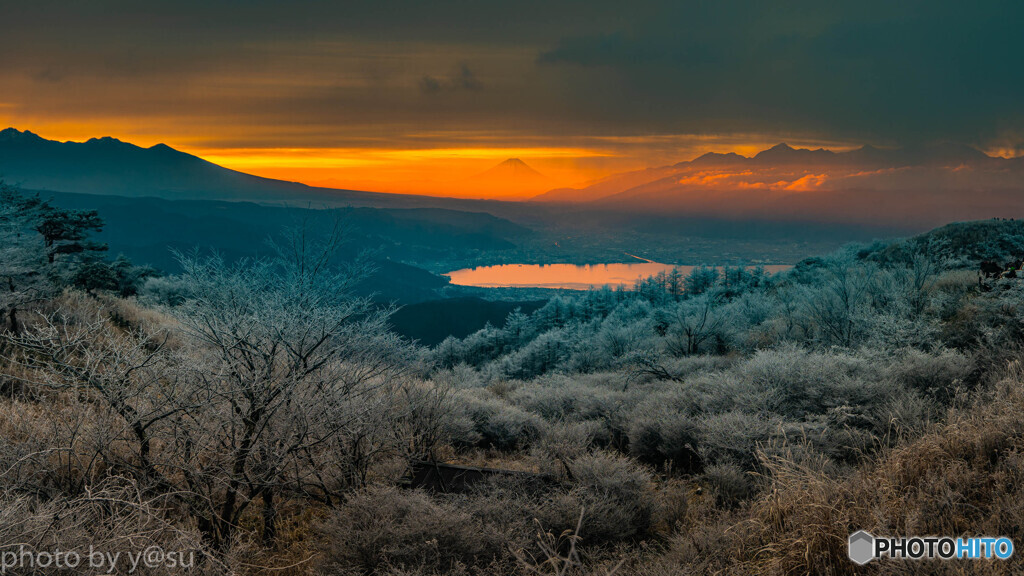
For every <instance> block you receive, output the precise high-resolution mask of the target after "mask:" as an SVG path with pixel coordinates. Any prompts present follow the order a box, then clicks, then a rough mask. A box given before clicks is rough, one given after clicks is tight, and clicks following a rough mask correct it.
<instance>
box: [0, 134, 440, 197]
mask: <svg viewBox="0 0 1024 576" xmlns="http://www.w3.org/2000/svg"><path fill="white" fill-rule="evenodd" d="M0 178H3V179H4V180H5V181H6V182H8V183H11V184H16V185H19V186H21V187H22V188H25V189H30V190H50V191H59V192H75V193H83V194H112V195H116V196H129V197H136V198H140V197H153V198H164V199H170V200H184V199H187V200H233V201H237V200H248V201H256V202H287V203H303V204H304V203H307V202H311V203H313V204H314V205H320V204H327V205H351V206H376V207H401V208H415V207H425V206H441V205H442V204H443V203H442V202H438V201H436V200H431V199H429V198H426V197H422V196H410V195H402V194H380V193H376V192H363V191H357V190H341V189H333V188H318V187H313V186H307V185H305V184H300V183H298V182H287V181H283V180H274V179H271V178H262V177H259V176H253V175H251V174H245V173H243V172H237V171H235V170H230V169H228V168H224V167H223V166H218V165H216V164H214V163H212V162H208V161H206V160H203V159H202V158H199V157H197V156H193V155H191V154H186V153H184V152H180V151H178V150H175V149H174V148H171V147H170V146H167V145H166V144H157V145H155V146H151V147H149V148H142V147H140V146H136V145H134V144H130V143H128V142H122V141H121V140H118V139H116V138H110V137H105V138H93V139H91V140H88V141H86V142H58V141H54V140H47V139H45V138H42V137H40V136H38V135H36V134H34V133H32V132H30V131H28V130H25V131H20V130H16V129H14V128H7V129H5V130H2V131H0Z"/></svg>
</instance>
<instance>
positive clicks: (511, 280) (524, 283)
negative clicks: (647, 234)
mask: <svg viewBox="0 0 1024 576" xmlns="http://www.w3.org/2000/svg"><path fill="white" fill-rule="evenodd" d="M673 268H679V271H680V272H681V273H682V274H683V276H686V275H687V274H689V273H690V272H691V271H692V270H693V269H694V268H696V266H673V265H671V264H660V263H658V262H637V263H635V264H632V263H631V264H585V265H577V264H500V265H498V266H479V267H477V268H463V269H462V270H455V271H453V272H449V273H447V274H446V276H448V277H450V278H451V279H452V284H456V285H459V286H477V287H480V288H565V289H570V290H589V289H591V288H600V287H601V286H606V285H607V286H613V287H614V286H618V285H620V284H625V285H626V286H627V287H632V285H633V283H634V282H636V281H637V280H639V279H641V278H647V277H648V276H654V275H655V274H658V273H659V272H663V271H664V272H666V273H667V272H669V271H670V270H672V269H673ZM790 268H792V266H790V265H788V264H771V265H766V266H764V269H765V271H767V272H769V273H772V274H774V273H776V272H780V271H783V270H788V269H790Z"/></svg>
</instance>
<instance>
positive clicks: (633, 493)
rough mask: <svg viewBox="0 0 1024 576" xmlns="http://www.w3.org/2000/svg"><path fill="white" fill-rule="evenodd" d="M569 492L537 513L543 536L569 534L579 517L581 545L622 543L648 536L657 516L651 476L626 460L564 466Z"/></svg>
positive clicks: (607, 457) (587, 459)
mask: <svg viewBox="0 0 1024 576" xmlns="http://www.w3.org/2000/svg"><path fill="white" fill-rule="evenodd" d="M569 469H570V472H571V474H572V487H571V488H570V490H569V491H568V492H566V493H562V494H557V495H555V496H554V497H553V498H552V499H551V500H550V502H548V503H546V504H545V505H543V506H542V507H541V509H540V510H539V511H538V514H539V517H538V519H539V520H540V522H541V525H543V526H544V527H545V528H546V529H547V530H549V531H551V532H553V533H554V534H559V533H560V532H562V531H563V530H569V529H573V528H575V526H576V522H577V521H578V520H579V516H580V511H581V510H583V511H584V517H583V530H582V533H581V536H582V537H583V543H584V544H586V545H595V544H605V543H616V542H623V541H627V540H631V539H635V538H640V537H643V536H645V535H647V534H648V532H649V531H650V530H651V528H652V522H653V518H654V515H655V512H656V510H657V504H656V502H655V493H654V487H653V483H652V481H651V476H650V474H649V473H647V472H646V471H645V470H644V469H643V468H642V467H640V466H637V465H636V464H635V463H634V462H631V461H630V460H629V459H628V458H624V457H622V456H615V455H612V454H605V453H598V454H593V455H588V456H583V457H581V458H578V459H576V460H575V461H573V462H572V463H571V464H570V465H569Z"/></svg>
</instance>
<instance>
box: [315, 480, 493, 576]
mask: <svg viewBox="0 0 1024 576" xmlns="http://www.w3.org/2000/svg"><path fill="white" fill-rule="evenodd" d="M321 530H322V533H323V540H324V546H323V560H322V565H321V569H322V570H323V573H325V574H330V575H338V576H342V575H358V574H371V573H375V571H376V570H378V569H383V568H413V567H424V568H429V569H432V570H440V571H444V572H446V573H447V571H448V570H452V569H455V568H457V567H459V566H460V565H487V564H490V563H491V562H493V561H494V560H495V559H496V558H500V557H501V556H503V555H504V554H505V551H504V549H503V548H504V542H503V541H502V539H501V537H500V535H498V534H495V533H493V532H492V531H489V530H486V529H485V528H484V526H483V525H482V523H481V522H480V521H478V520H477V519H475V518H473V517H472V516H471V515H470V514H469V513H467V512H464V511H461V510H459V509H458V507H456V506H453V505H452V504H448V503H444V502H439V501H435V500H433V499H431V498H430V497H429V496H427V495H426V494H425V493H423V492H419V491H407V490H399V489H396V488H387V487H370V488H368V489H366V490H363V491H360V492H356V493H355V494H353V495H352V496H351V497H349V499H348V500H347V501H346V502H345V504H344V505H343V506H342V507H341V508H340V509H339V510H338V511H337V513H336V514H335V515H333V516H332V517H331V518H329V519H328V520H327V521H326V522H325V523H324V524H323V526H322V528H321Z"/></svg>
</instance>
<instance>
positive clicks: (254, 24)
mask: <svg viewBox="0 0 1024 576" xmlns="http://www.w3.org/2000/svg"><path fill="white" fill-rule="evenodd" d="M5 4H8V5H6V6H3V7H0V19H3V21H4V22H6V23H8V26H7V31H6V32H5V36H6V38H5V42H3V43H2V44H0V65H2V70H3V71H0V75H2V76H3V78H4V81H5V84H8V85H9V86H13V88H11V89H10V90H8V91H7V94H5V95H4V96H2V97H0V100H4V101H7V102H8V104H13V105H14V106H15V108H16V109H17V110H23V111H31V112H33V113H35V114H36V115H40V114H47V113H57V112H58V111H61V110H64V111H71V112H74V113H77V114H81V115H88V114H90V113H93V114H101V113H102V114H112V113H114V112H113V110H117V111H119V112H118V113H119V114H122V115H129V116H130V115H132V114H138V115H139V116H140V119H142V118H143V117H145V116H146V115H152V114H155V113H158V112H159V113H161V114H162V115H165V116H180V117H185V118H186V119H187V118H188V117H190V116H191V117H193V121H195V122H200V121H202V120H203V119H209V118H232V117H237V118H239V119H247V120H249V121H252V122H266V123H268V124H271V125H279V126H285V125H292V126H295V125H299V126H301V125H313V124H317V125H327V126H328V127H329V129H330V130H332V131H333V132H334V133H339V132H344V131H345V129H346V127H347V126H350V125H351V123H353V122H357V121H365V122H374V123H385V124H388V125H393V126H395V130H401V129H402V128H401V127H402V126H412V127H413V128H414V129H415V130H414V131H418V132H422V131H424V130H427V129H431V128H436V127H439V126H446V127H455V128H459V129H466V130H470V129H481V130H483V129H487V128H489V127H498V128H500V127H502V126H505V125H507V126H515V127H517V128H520V129H524V130H532V131H536V132H544V133H548V134H551V135H558V134H564V135H569V136H571V135H578V134H601V135H630V134H658V133H662V134H670V133H716V134H723V133H733V132H744V133H752V132H759V133H769V134H786V133H798V134H805V135H816V136H820V137H827V138H832V139H846V140H850V141H872V142H878V143H887V142H889V143H900V142H908V141H913V140H922V139H923V140H934V139H950V140H959V141H964V142H969V143H974V144H981V145H984V144H986V143H989V142H992V141H996V140H999V139H1004V140H1008V141H1014V140H1017V144H1019V141H1021V140H1024V114H1022V112H1021V111H1020V103H1019V102H1020V101H1019V96H1020V94H1021V93H1022V92H1024V66H1022V65H1021V59H1022V58H1024V33H1021V28H1022V24H1024V4H1022V3H1019V2H976V3H965V2H952V1H949V0H937V1H929V2H898V3H894V2H847V3H845V5H841V6H840V5H836V4H835V3H822V2H809V1H803V2H775V3H768V2H730V1H718V2H678V1H668V0H666V1H664V2H643V1H640V2H631V3H628V4H625V3H622V2H619V1H614V2H612V1H607V0H603V1H602V0H598V1H593V2H551V1H548V2H532V1H527V2H518V3H508V2H480V1H469V0H465V1H447V2H421V1H411V0H410V1H405V2H362V1H357V2H344V3H342V2H320V1H318V2H313V1H299V2H290V3H287V4H285V3H280V2H271V1H269V0H251V1H248V2H244V3H240V2H212V3H211V2H205V1H204V2H198V1H181V2H174V3H170V2H145V3H142V2H130V3H129V2H109V1H108V2H104V1H97V2H90V3H86V2H47V1H39V2H32V3H29V2H24V3H20V4H18V5H9V4H12V3H5ZM453 67H454V68H453ZM17 78H21V79H23V82H20V83H19V82H13V81H11V79H17ZM218 78H220V80H218ZM275 78H277V79H278V80H277V81H275ZM147 86H149V87H150V89H151V92H150V94H151V96H149V97H147V96H146V94H147V91H146V87H147ZM481 88H486V89H481ZM441 93H444V94H446V95H447V96H448V97H446V98H425V97H424V96H425V95H431V94H441ZM242 95H244V98H242V97H241V96H242ZM297 133H301V131H297Z"/></svg>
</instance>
